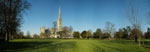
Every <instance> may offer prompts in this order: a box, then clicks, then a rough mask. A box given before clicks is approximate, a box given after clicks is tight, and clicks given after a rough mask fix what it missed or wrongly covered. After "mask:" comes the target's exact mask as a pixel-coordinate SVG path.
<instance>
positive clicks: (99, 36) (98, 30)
mask: <svg viewBox="0 0 150 52" xmlns="http://www.w3.org/2000/svg"><path fill="white" fill-rule="evenodd" d="M93 37H94V38H101V37H102V32H101V29H97V30H96V32H94V35H93Z"/></svg>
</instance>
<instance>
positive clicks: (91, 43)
mask: <svg viewBox="0 0 150 52" xmlns="http://www.w3.org/2000/svg"><path fill="white" fill-rule="evenodd" d="M1 46H2V49H3V51H5V52H150V48H144V47H141V48H138V46H137V44H136V43H134V41H132V40H96V39H94V40H85V39H84V40H80V39H16V40H12V41H10V42H9V43H3V45H1Z"/></svg>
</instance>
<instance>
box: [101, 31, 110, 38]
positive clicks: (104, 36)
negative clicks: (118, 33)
mask: <svg viewBox="0 0 150 52" xmlns="http://www.w3.org/2000/svg"><path fill="white" fill-rule="evenodd" d="M109 37H110V34H109V33H107V32H105V33H104V34H103V35H102V39H105V38H109Z"/></svg>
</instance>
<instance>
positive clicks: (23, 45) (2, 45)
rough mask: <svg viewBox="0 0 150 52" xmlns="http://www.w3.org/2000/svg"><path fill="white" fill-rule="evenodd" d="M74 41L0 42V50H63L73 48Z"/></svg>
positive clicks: (7, 51)
mask: <svg viewBox="0 0 150 52" xmlns="http://www.w3.org/2000/svg"><path fill="white" fill-rule="evenodd" d="M75 45H76V43H75V42H74V41H68V42H58V43H56V42H55V41H46V42H36V41H34V42H31V41H29V42H0V52H21V51H26V50H31V51H32V50H36V49H40V48H48V49H45V50H42V52H44V51H48V52H63V51H65V50H67V49H72V48H74V47H75Z"/></svg>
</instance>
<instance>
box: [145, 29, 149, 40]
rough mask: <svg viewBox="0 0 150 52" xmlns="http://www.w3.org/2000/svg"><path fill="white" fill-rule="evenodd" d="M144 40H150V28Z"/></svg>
mask: <svg viewBox="0 0 150 52" xmlns="http://www.w3.org/2000/svg"><path fill="white" fill-rule="evenodd" d="M144 38H146V39H150V28H147V32H146V33H145V34H144Z"/></svg>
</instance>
